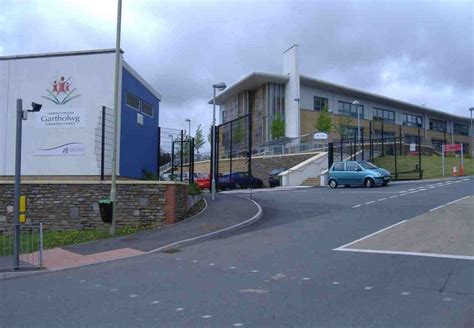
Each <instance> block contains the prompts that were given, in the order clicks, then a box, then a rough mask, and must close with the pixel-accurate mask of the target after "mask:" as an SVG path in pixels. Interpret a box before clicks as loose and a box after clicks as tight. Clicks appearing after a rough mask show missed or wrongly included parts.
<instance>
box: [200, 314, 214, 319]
mask: <svg viewBox="0 0 474 328" xmlns="http://www.w3.org/2000/svg"><path fill="white" fill-rule="evenodd" d="M201 318H203V319H209V318H212V315H210V314H205V315H202V316H201Z"/></svg>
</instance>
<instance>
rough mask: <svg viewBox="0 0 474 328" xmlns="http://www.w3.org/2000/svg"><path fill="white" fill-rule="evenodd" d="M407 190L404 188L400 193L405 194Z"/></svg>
mask: <svg viewBox="0 0 474 328" xmlns="http://www.w3.org/2000/svg"><path fill="white" fill-rule="evenodd" d="M405 192H407V191H406V190H402V191H400V192H399V193H400V194H403V193H405Z"/></svg>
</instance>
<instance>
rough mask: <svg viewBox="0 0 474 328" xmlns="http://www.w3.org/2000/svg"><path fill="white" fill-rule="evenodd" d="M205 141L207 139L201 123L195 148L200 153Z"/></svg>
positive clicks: (196, 136)
mask: <svg viewBox="0 0 474 328" xmlns="http://www.w3.org/2000/svg"><path fill="white" fill-rule="evenodd" d="M205 143H206V141H205V140H204V136H203V135H202V128H201V124H199V125H198V127H197V129H196V135H195V136H194V149H195V151H196V153H198V154H199V149H201V148H202V146H204V144H205Z"/></svg>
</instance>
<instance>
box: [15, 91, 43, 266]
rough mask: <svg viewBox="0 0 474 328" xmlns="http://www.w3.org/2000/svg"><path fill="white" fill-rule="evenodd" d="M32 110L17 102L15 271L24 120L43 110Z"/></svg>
mask: <svg viewBox="0 0 474 328" xmlns="http://www.w3.org/2000/svg"><path fill="white" fill-rule="evenodd" d="M31 107H32V108H31V109H27V110H23V100H22V99H17V100H16V148H15V204H14V206H15V208H14V214H15V215H14V218H13V225H14V229H15V231H14V232H15V236H14V240H15V245H14V247H13V269H14V270H17V269H18V268H19V267H20V193H21V185H20V177H21V134H22V128H23V120H25V121H26V120H27V119H28V112H31V113H35V112H39V111H40V110H41V107H42V105H40V104H37V103H31Z"/></svg>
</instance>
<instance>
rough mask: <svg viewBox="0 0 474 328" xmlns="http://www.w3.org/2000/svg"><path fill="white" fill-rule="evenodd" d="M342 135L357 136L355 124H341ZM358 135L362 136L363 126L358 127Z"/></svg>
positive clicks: (346, 136)
mask: <svg viewBox="0 0 474 328" xmlns="http://www.w3.org/2000/svg"><path fill="white" fill-rule="evenodd" d="M341 132H342V137H345V138H357V132H358V131H357V126H349V125H345V126H342V131H341ZM360 137H361V138H363V137H364V127H362V126H361V127H360Z"/></svg>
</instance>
